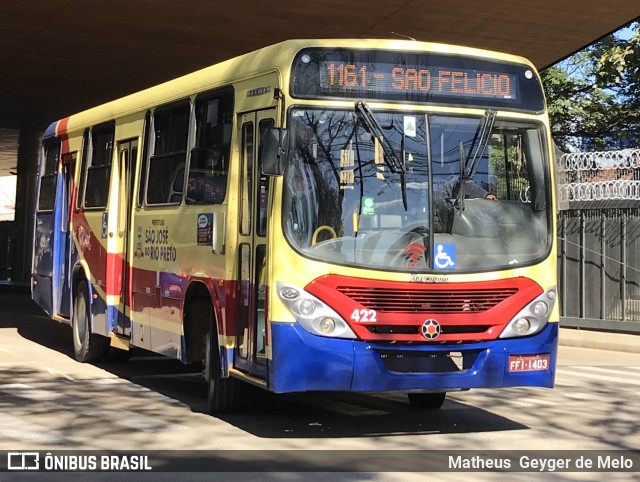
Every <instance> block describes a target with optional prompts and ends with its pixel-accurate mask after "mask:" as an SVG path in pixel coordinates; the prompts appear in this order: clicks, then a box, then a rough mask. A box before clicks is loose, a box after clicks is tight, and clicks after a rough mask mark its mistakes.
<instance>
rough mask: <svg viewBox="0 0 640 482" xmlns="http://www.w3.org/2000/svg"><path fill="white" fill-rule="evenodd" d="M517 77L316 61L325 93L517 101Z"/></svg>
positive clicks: (466, 70) (485, 72) (495, 73)
mask: <svg viewBox="0 0 640 482" xmlns="http://www.w3.org/2000/svg"><path fill="white" fill-rule="evenodd" d="M517 86H518V77H517V76H515V75H511V74H506V73H500V72H487V71H478V70H470V69H451V68H450V67H425V68H414V67H400V66H398V65H397V64H385V63H377V64H373V65H371V64H369V65H367V64H365V65H362V66H360V65H357V64H347V63H344V62H321V63H320V87H321V88H322V90H324V91H325V92H327V93H331V92H335V91H338V92H341V91H343V92H348V91H353V92H355V93H361V92H371V93H378V94H382V95H384V94H385V93H390V92H391V93H393V92H400V93H403V92H404V93H422V94H427V95H429V94H430V95H433V96H443V95H444V96H450V97H457V96H463V97H478V98H483V97H489V98H499V99H509V100H517V96H518V94H517Z"/></svg>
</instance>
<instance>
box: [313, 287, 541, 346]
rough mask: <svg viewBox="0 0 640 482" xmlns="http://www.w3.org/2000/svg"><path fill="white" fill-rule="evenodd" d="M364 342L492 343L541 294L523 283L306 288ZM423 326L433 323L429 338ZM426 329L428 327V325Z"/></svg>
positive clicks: (427, 330) (427, 328) (536, 289)
mask: <svg viewBox="0 0 640 482" xmlns="http://www.w3.org/2000/svg"><path fill="white" fill-rule="evenodd" d="M305 289H306V290H307V291H308V292H309V293H311V294H313V295H314V296H316V297H317V298H319V299H320V300H322V301H324V302H325V303H327V304H328V305H329V306H330V307H331V308H333V309H334V310H335V311H336V312H337V313H338V314H340V316H342V317H343V318H344V319H345V320H346V321H347V323H348V324H349V325H350V326H351V329H352V330H353V331H354V333H355V334H356V335H357V336H358V337H359V338H360V339H362V340H367V341H403V342H408V341H414V342H435V343H440V342H458V341H481V340H493V339H495V338H497V337H498V336H499V335H500V333H501V332H502V330H503V329H504V327H505V325H506V324H507V323H508V322H509V321H511V319H512V318H513V317H514V316H515V315H516V313H518V312H519V311H520V310H521V309H522V308H523V307H524V306H525V305H526V304H527V303H529V302H530V301H531V300H533V299H534V298H536V297H537V296H539V295H540V294H542V291H543V290H542V288H541V287H540V286H539V285H538V284H537V283H535V282H534V281H532V280H530V279H528V278H510V279H504V280H494V281H481V282H473V283H411V282H398V281H380V280H370V279H362V278H353V277H345V276H338V275H328V276H323V277H321V278H318V279H316V280H314V281H312V282H311V283H309V284H308V285H307V286H306V288H305ZM427 320H435V322H436V323H435V325H439V327H440V333H439V334H437V335H436V336H434V337H433V338H432V339H429V338H428V336H431V335H433V333H432V332H433V330H431V331H430V330H429V328H430V326H425V330H426V333H427V335H423V325H425V322H426V321H427ZM427 325H430V324H429V323H427Z"/></svg>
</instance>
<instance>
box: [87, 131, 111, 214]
mask: <svg viewBox="0 0 640 482" xmlns="http://www.w3.org/2000/svg"><path fill="white" fill-rule="evenodd" d="M114 130H115V126H114V124H113V123H109V124H107V125H102V126H96V127H94V128H93V131H92V133H91V154H90V160H89V168H88V169H87V184H86V189H85V197H84V207H85V208H104V207H106V206H107V199H108V198H109V177H110V175H111V158H112V153H113V136H114Z"/></svg>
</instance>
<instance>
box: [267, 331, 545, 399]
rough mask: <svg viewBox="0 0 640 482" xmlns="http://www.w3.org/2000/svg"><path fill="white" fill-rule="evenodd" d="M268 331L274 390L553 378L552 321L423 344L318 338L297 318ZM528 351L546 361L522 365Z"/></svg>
mask: <svg viewBox="0 0 640 482" xmlns="http://www.w3.org/2000/svg"><path fill="white" fill-rule="evenodd" d="M271 330H272V359H271V360H270V364H269V389H270V390H272V391H274V392H278V393H283V392H297V391H310V390H330V391H392V390H425V391H452V390H465V389H470V388H499V387H516V386H539V387H553V382H554V374H555V365H556V357H557V349H558V323H549V324H547V326H546V327H545V328H544V329H543V330H542V331H541V332H539V333H538V334H536V335H533V336H530V337H526V338H510V339H504V340H503V339H500V340H492V341H484V342H477V343H461V344H431V343H425V344H422V345H415V344H410V345H396V344H389V343H385V344H382V343H370V342H365V341H360V340H346V339H338V338H327V337H320V336H316V335H312V334H310V333H308V332H307V331H305V330H304V329H303V328H302V327H301V326H300V325H299V324H297V323H272V324H271ZM532 355H540V358H542V359H544V360H546V362H544V361H543V362H542V363H534V364H532V365H527V368H526V369H527V370H528V371H521V370H522V365H521V364H520V362H519V361H518V360H521V357H524V358H526V359H528V360H530V359H531V358H533V357H532ZM510 357H511V359H510ZM454 359H455V360H458V362H457V363H455V364H454V362H453V360H454ZM528 360H527V361H528ZM510 368H511V370H510ZM531 370H534V371H531Z"/></svg>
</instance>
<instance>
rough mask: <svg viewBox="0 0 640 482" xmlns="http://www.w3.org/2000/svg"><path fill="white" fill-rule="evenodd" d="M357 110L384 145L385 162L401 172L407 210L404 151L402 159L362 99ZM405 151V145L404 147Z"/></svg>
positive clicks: (394, 171)
mask: <svg viewBox="0 0 640 482" xmlns="http://www.w3.org/2000/svg"><path fill="white" fill-rule="evenodd" d="M355 110H356V114H357V116H358V119H360V120H361V121H362V123H363V124H364V125H365V127H366V128H367V130H368V131H369V132H370V133H371V134H373V136H374V137H375V138H376V139H377V140H378V142H379V143H380V145H381V146H382V152H383V153H384V155H383V156H382V157H383V158H384V161H385V164H386V165H387V166H388V167H389V169H390V170H391V172H393V173H394V174H400V186H401V189H402V203H403V204H404V210H405V211H406V210H407V182H406V180H405V172H406V169H405V166H404V152H403V153H402V157H403V159H402V160H400V158H399V157H398V154H397V153H396V151H394V150H393V148H392V147H391V143H390V142H389V140H388V139H387V137H386V136H385V135H384V132H382V127H381V126H380V124H379V123H378V121H377V120H376V118H375V117H374V116H373V113H372V112H371V109H369V106H368V105H367V104H366V103H365V102H362V101H356V103H355ZM402 150H403V151H404V146H403V149H402Z"/></svg>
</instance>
